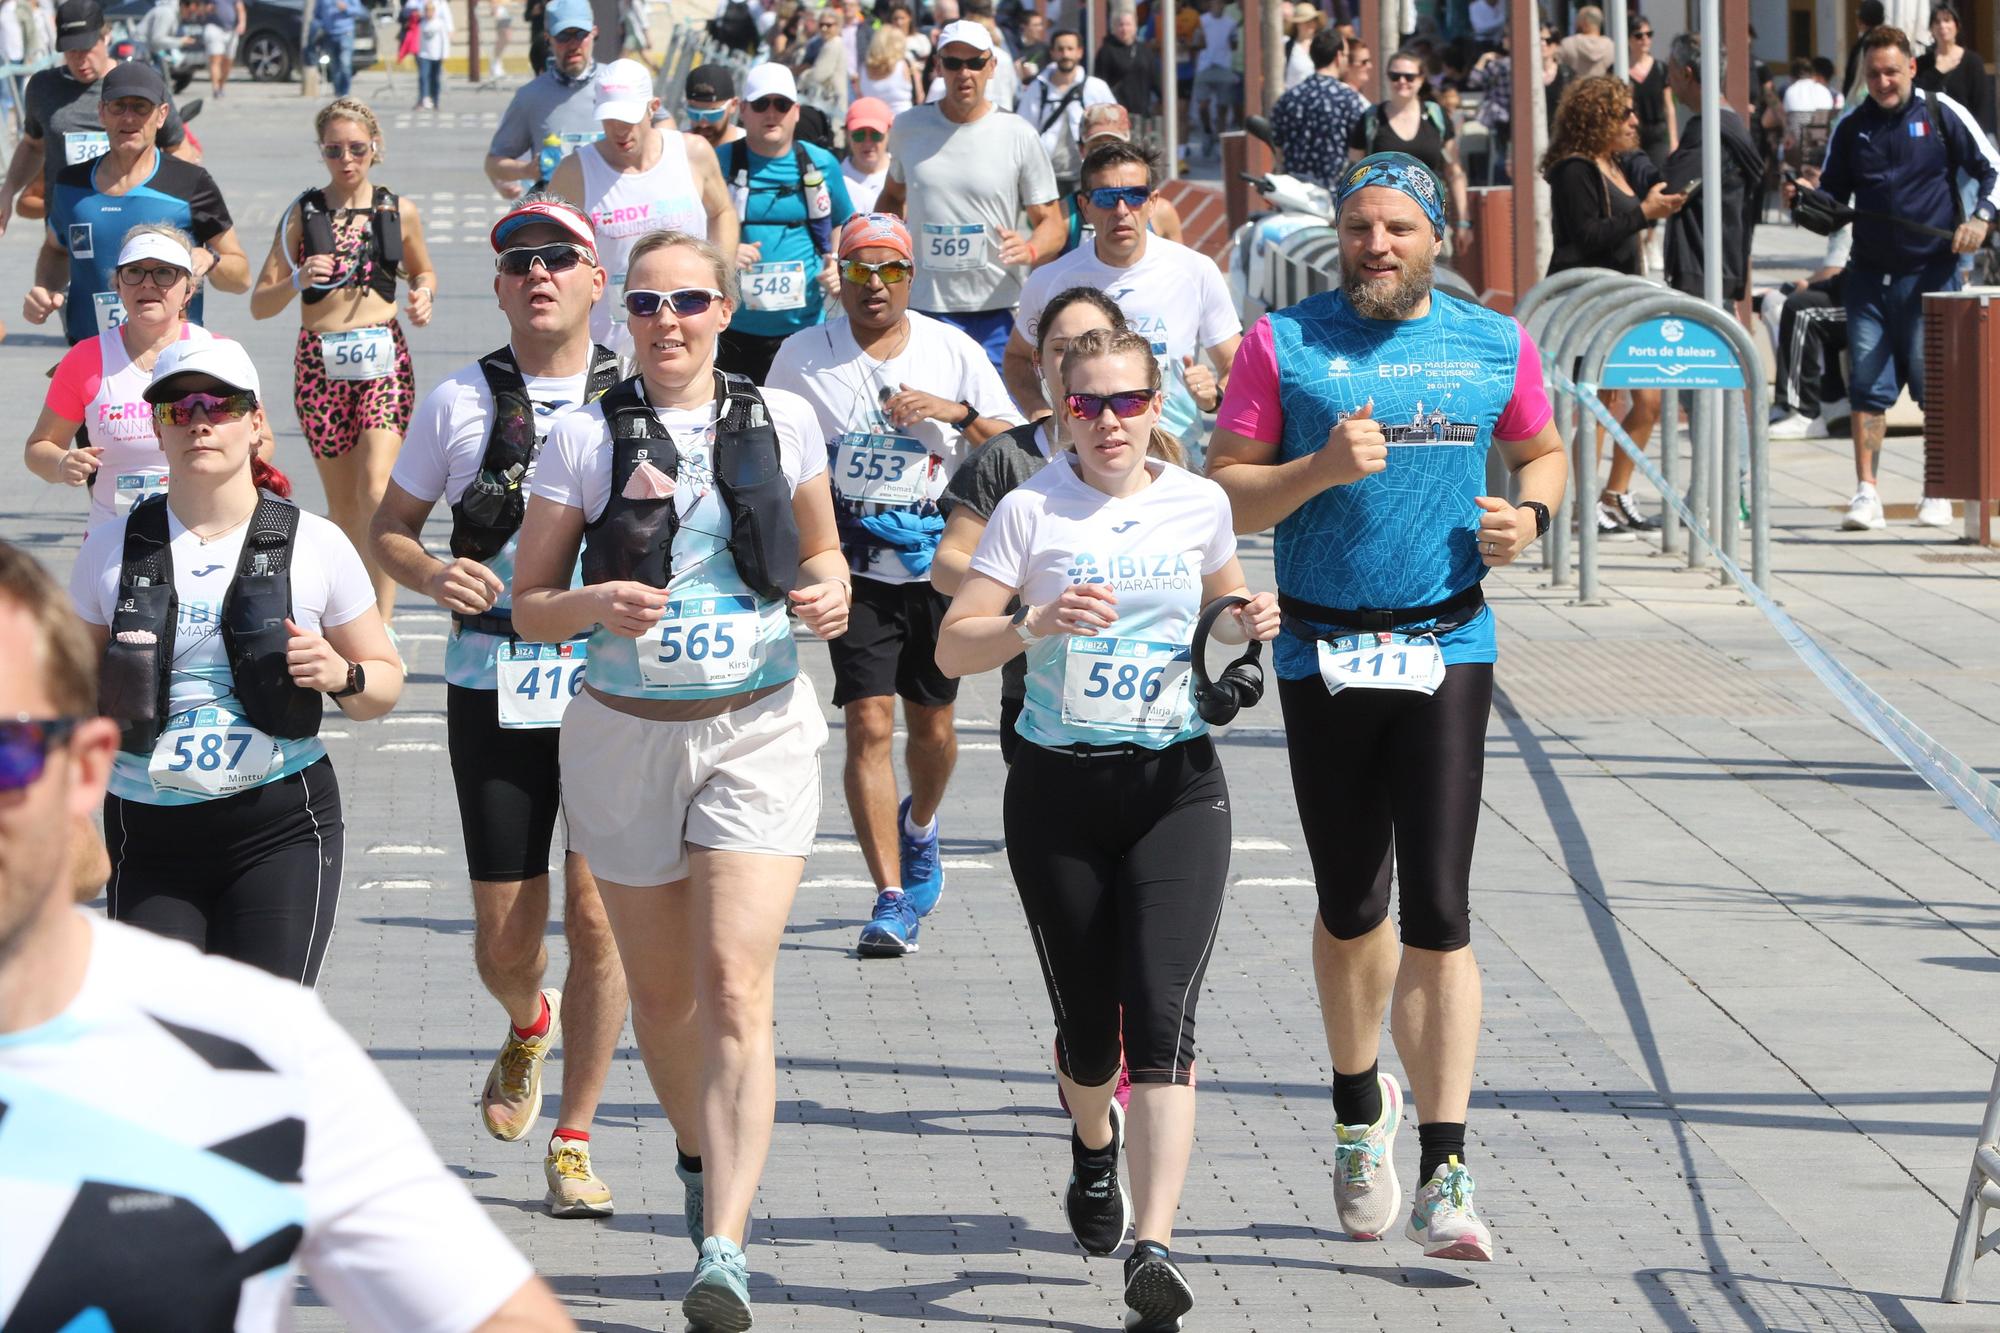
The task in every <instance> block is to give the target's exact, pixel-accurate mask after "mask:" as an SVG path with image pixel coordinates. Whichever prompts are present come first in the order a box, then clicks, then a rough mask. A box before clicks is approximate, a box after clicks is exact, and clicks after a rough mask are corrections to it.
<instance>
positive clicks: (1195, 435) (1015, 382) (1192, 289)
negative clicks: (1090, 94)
mask: <svg viewBox="0 0 2000 1333" xmlns="http://www.w3.org/2000/svg"><path fill="white" fill-rule="evenodd" d="M1156 170H1157V163H1156V161H1155V160H1154V157H1153V155H1152V154H1151V153H1150V152H1147V151H1146V150H1145V149H1142V148H1139V147H1136V146H1135V145H1133V144H1129V143H1118V142H1115V141H1114V142H1110V143H1106V144H1105V145H1103V146H1102V147H1100V148H1097V149H1095V150H1094V151H1092V153H1091V155H1090V156H1089V158H1087V159H1086V160H1085V162H1084V168H1083V182H1084V186H1085V188H1084V189H1083V190H1082V191H1081V192H1080V193H1079V199H1080V200H1081V206H1082V209H1083V214H1084V218H1085V220H1086V221H1087V222H1088V223H1089V224H1090V228H1091V232H1092V241H1091V244H1090V245H1089V246H1088V247H1086V248H1084V249H1079V250H1077V251H1075V252H1074V253H1072V254H1067V255H1064V256H1063V257H1062V258H1060V259H1057V260H1056V261H1054V262H1053V263H1051V264H1048V265H1046V266H1044V267H1042V268H1039V269H1037V270H1035V272H1034V273H1033V274H1031V275H1029V278H1028V284H1027V286H1026V287H1025V288H1023V289H1022V292H1021V310H1020V313H1019V314H1018V315H1017V316H1016V317H1015V320H1014V333H1013V336H1012V337H1010V338H1009V339H1008V340H1007V359H1006V370H1007V387H1008V389H1009V390H1011V391H1012V392H1013V395H1014V401H1015V402H1017V403H1019V404H1021V407H1022V410H1023V411H1025V412H1027V413H1028V415H1029V416H1040V415H1042V414H1044V413H1046V412H1047V411H1048V410H1049V407H1050V404H1049V403H1047V402H1046V401H1045V400H1044V399H1043V398H1042V393H1041V384H1040V378H1041V377H1040V376H1039V375H1038V374H1037V373H1036V369H1035V349H1034V344H1033V343H1032V342H1031V341H1030V337H1031V335H1032V334H1033V332H1034V328H1035V321H1036V320H1038V319H1039V318H1041V313H1042V306H1043V305H1044V304H1046V303H1047V301H1048V298H1049V297H1050V296H1051V295H1052V294H1054V293H1056V292H1059V291H1062V290H1063V289H1064V288H1066V287H1076V286H1084V287H1096V288H1098V289H1099V290H1101V291H1104V292H1106V293H1108V294H1109V295H1110V297H1111V299H1112V300H1114V301H1116V302H1117V303H1118V308H1119V309H1120V310H1123V311H1124V312H1125V318H1126V320H1127V321H1129V322H1130V324H1131V326H1132V329H1133V331H1134V332H1136V333H1142V334H1144V335H1145V336H1146V337H1148V338H1150V339H1152V342H1153V355H1154V357H1155V358H1157V359H1158V361H1159V363H1160V371H1161V376H1162V382H1163V383H1165V384H1166V386H1167V390H1166V407H1165V410H1164V414H1163V416H1162V418H1161V421H1160V425H1161V428H1162V429H1164V430H1165V431H1166V432H1167V433H1168V434H1169V435H1171V436H1173V437H1174V438H1175V439H1177V440H1179V441H1180V442H1181V444H1182V446H1183V447H1184V448H1185V449H1186V450H1187V452H1188V456H1189V457H1190V458H1193V459H1195V460H1196V461H1197V466H1198V465H1199V460H1200V458H1201V449H1202V444H1203V437H1204V435H1205V433H1206V432H1205V430H1204V428H1203V424H1202V414H1204V413H1212V412H1214V411H1215V409H1216V408H1217V407H1219V406H1220V405H1221V403H1222V386H1223V384H1224V383H1225V382H1226V381H1227V379H1228V376H1229V366H1230V363H1231V362H1232V361H1234V360H1235V359H1236V349H1237V347H1238V345H1239V344H1241V343H1242V341H1243V324H1242V322H1241V321H1240V320H1238V319H1237V317H1236V307H1235V305H1234V303H1233V302H1232V301H1231V300H1230V299H1229V287H1228V285H1227V284H1226V283H1224V282H1223V280H1222V270H1221V269H1219V268H1217V267H1216V266H1215V261H1214V260H1212V259H1210V258H1209V257H1208V256H1207V255H1204V254H1202V253H1201V252H1200V251H1198V250H1190V249H1189V248H1188V247H1187V246H1185V245H1181V244H1180V243H1178V242H1176V241H1170V240H1167V239H1166V238H1165V237H1163V236H1155V235H1153V234H1152V212H1153V206H1154V200H1155V199H1156V198H1157V197H1158V196H1157V194H1156V192H1155V190H1154V185H1155V183H1156ZM1204 353H1205V354H1206V355H1207V356H1208V358H1209V361H1210V363H1211V364H1210V365H1203V364H1201V363H1200V362H1199V361H1198V360H1197V359H1196V358H1197V357H1198V356H1200V355H1202V354H1204ZM1211 366H1212V368H1211Z"/></svg>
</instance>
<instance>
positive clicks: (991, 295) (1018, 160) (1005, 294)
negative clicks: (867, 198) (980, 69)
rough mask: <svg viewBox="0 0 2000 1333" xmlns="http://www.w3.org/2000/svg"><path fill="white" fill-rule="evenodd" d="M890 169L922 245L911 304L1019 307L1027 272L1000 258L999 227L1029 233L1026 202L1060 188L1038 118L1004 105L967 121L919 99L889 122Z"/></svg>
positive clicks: (1047, 199) (958, 310) (952, 310)
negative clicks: (905, 194)
mask: <svg viewBox="0 0 2000 1333" xmlns="http://www.w3.org/2000/svg"><path fill="white" fill-rule="evenodd" d="M889 178H890V179H891V180H895V181H901V182H902V183H903V185H904V187H905V189H906V190H907V191H908V204H907V205H906V206H905V209H904V215H905V219H906V221H907V222H908V223H909V228H910V238H911V239H912V240H914V241H915V242H916V244H917V256H916V258H917V271H916V274H915V276H914V277H913V278H912V279H911V285H910V308H911V309H913V310H928V311H932V312H940V313H948V314H971V313H973V312H974V311H981V310H1011V309H1013V308H1014V306H1015V305H1016V304H1018V303H1019V302H1020V299H1021V283H1022V280H1023V279H1024V278H1025V277H1026V276H1027V274H1026V270H1025V268H1024V267H1023V266H1020V265H1016V266H1013V267H1002V266H1001V265H1000V263H999V262H998V260H997V259H996V256H997V255H998V254H999V253H1000V232H1001V230H1002V229H1003V228H1005V229H1011V230H1016V231H1021V232H1026V231H1027V229H1028V224H1027V219H1026V210H1027V207H1028V206H1029V205H1030V204H1047V203H1053V202H1054V201H1055V197H1056V174H1055V170H1054V168H1053V167H1051V166H1050V165H1049V155H1048V153H1047V151H1046V150H1044V149H1043V147H1042V140H1041V136H1040V135H1038V134H1036V133H1035V127H1034V126H1032V125H1030V124H1029V123H1028V122H1027V121H1025V120H1022V119H1021V118H1020V117H1019V116H1010V115H1005V114H1002V113H1001V112H998V111H989V112H987V113H986V114H985V115H983V116H981V117H980V118H979V119H978V120H975V121H972V122H971V123H970V124H966V125H960V124H958V123H957V122H956V121H951V120H947V119H946V118H945V114H944V111H943V109H942V108H940V107H939V106H938V105H937V104H935V103H925V104H924V105H923V106H918V107H911V108H910V109H909V110H908V111H905V112H904V113H903V114H902V115H900V116H898V117H896V123H895V124H894V125H893V126H891V127H890V129H889Z"/></svg>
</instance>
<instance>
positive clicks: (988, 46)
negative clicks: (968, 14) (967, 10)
mask: <svg viewBox="0 0 2000 1333" xmlns="http://www.w3.org/2000/svg"><path fill="white" fill-rule="evenodd" d="M953 42H958V43H960V44H962V45H965V46H969V47H971V48H972V49H973V50H975V51H987V52H990V51H992V50H993V34H992V33H990V32H988V31H986V25H985V24H984V23H980V22H977V21H975V20H973V19H960V20H959V21H958V22H956V23H947V24H945V25H944V27H943V28H941V29H939V30H938V35H937V49H938V50H940V51H942V50H944V48H946V47H947V46H950V45H951V44H952V43H953Z"/></svg>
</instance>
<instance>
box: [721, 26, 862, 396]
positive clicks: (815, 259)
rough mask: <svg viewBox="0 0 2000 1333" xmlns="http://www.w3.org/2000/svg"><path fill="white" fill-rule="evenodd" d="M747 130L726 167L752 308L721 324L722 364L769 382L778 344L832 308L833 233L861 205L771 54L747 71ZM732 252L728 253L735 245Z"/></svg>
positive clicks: (747, 304)
mask: <svg viewBox="0 0 2000 1333" xmlns="http://www.w3.org/2000/svg"><path fill="white" fill-rule="evenodd" d="M742 116H743V129H744V137H743V138H742V139H739V140H737V141H736V142H735V143H732V144H725V145H723V148H722V151H721V154H720V157H721V160H722V176H723V179H724V180H726V181H728V182H729V191H730V197H731V199H732V200H734V202H735V204H736V211H737V214H738V215H739V216H740V217H742V219H743V244H742V245H741V246H739V247H738V248H737V251H736V264H737V267H738V268H740V269H741V270H742V273H741V274H740V275H739V278H738V281H739V282H740V283H741V284H742V290H743V308H742V309H741V310H739V311H737V312H736V313H735V314H734V315H732V316H731V318H730V321H729V325H728V327H727V328H726V329H724V330H723V333H722V350H721V351H720V352H719V353H718V354H717V360H716V364H717V365H719V366H721V367H722V369H724V370H727V371H732V372H734V373H735V374H738V375H742V376H744V377H746V378H748V379H750V380H754V381H755V382H756V383H758V384H762V383H763V382H764V379H765V377H766V376H767V375H769V374H770V372H771V358H772V357H774V356H776V355H777V354H778V346H779V344H781V343H783V342H784V341H785V339H786V338H789V337H790V336H791V335H792V334H794V333H797V332H798V331H799V330H800V329H807V328H811V327H812V326H813V325H815V324H817V323H819V322H820V321H821V320H823V319H825V318H826V301H825V299H824V298H826V297H830V296H833V295H834V294H835V293H836V292H837V291H838V290H839V280H838V279H837V278H836V276H835V274H834V269H833V265H834V255H833V238H834V235H835V233H836V232H838V231H839V229H840V228H841V227H844V226H846V225H847V219H848V218H850V217H852V216H853V215H854V205H853V203H852V202H851V201H850V200H849V199H848V195H847V179H846V177H844V176H842V175H841V174H840V164H839V163H838V162H836V161H834V157H833V154H832V153H829V152H827V151H826V150H825V149H824V148H821V147H820V146H819V145H818V144H812V143H807V142H806V141H805V140H803V139H801V138H799V137H798V129H799V87H798V84H797V82H796V81H794V80H793V78H792V72H791V71H790V70H788V69H786V68H785V67H784V66H783V65H779V64H775V63H768V62H767V63H765V64H762V65H759V66H757V67H756V68H755V69H753V70H751V71H750V77H749V78H747V79H745V80H744V81H743V110H742ZM724 253H727V252H726V251H725V252H724Z"/></svg>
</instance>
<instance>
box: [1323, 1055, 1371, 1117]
mask: <svg viewBox="0 0 2000 1333" xmlns="http://www.w3.org/2000/svg"><path fill="white" fill-rule="evenodd" d="M1376 1068H1377V1066H1376V1065H1370V1066H1368V1068H1366V1069H1364V1070H1362V1071H1361V1072H1360V1073H1358V1074H1343V1073H1341V1072H1340V1071H1339V1070H1338V1069H1336V1070H1334V1071H1333V1118H1334V1119H1336V1120H1338V1121H1339V1122H1340V1123H1341V1124H1343V1125H1372V1124H1374V1123H1375V1121H1376V1119H1377V1118H1378V1117H1379V1116H1380V1115H1381V1114H1382V1081H1381V1079H1380V1078H1379V1077H1378V1076H1377V1075H1376V1072H1375V1071H1376Z"/></svg>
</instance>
